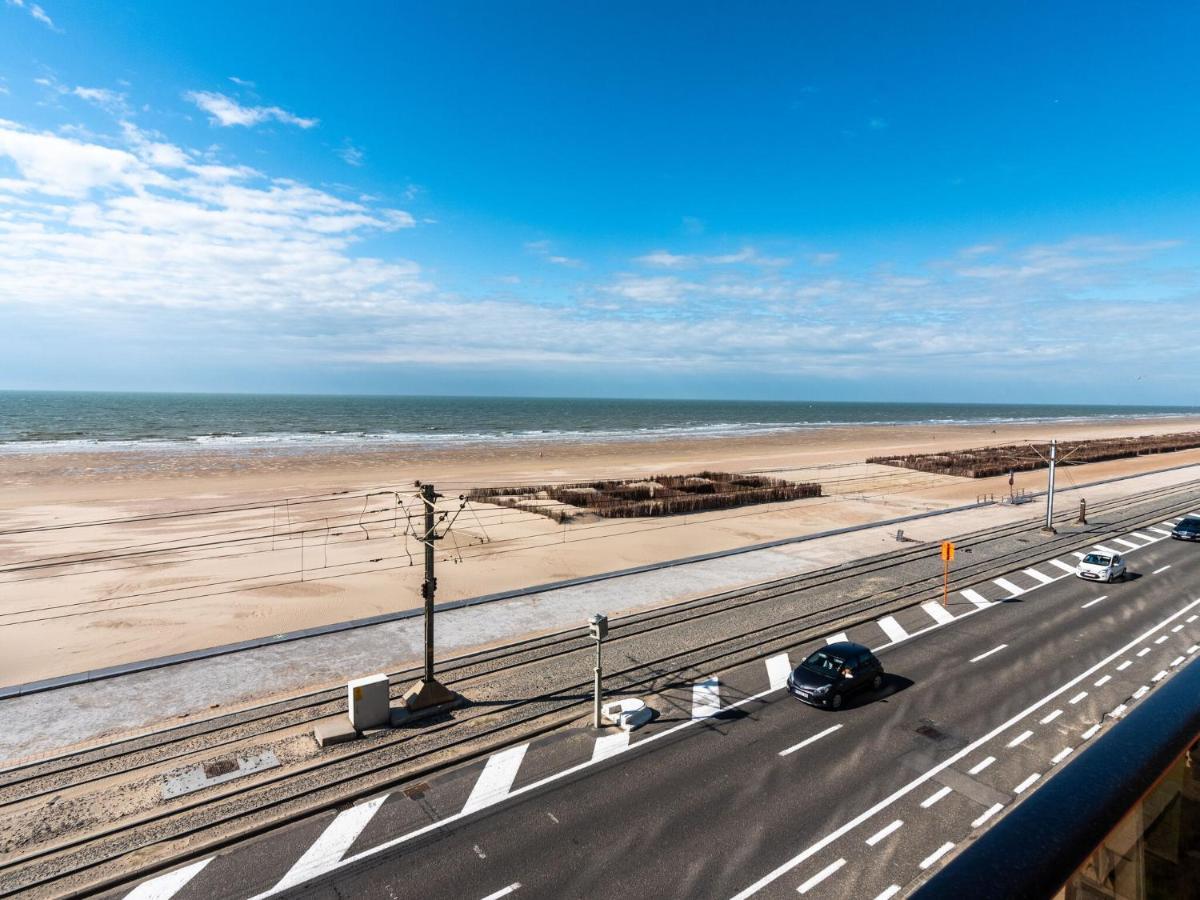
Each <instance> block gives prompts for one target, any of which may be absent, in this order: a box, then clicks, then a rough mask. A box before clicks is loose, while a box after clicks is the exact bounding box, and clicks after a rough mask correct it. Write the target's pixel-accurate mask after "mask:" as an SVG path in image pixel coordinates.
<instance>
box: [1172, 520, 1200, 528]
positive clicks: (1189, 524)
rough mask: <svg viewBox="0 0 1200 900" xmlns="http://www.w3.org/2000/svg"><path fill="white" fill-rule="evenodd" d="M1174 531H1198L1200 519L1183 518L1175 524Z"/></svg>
mask: <svg viewBox="0 0 1200 900" xmlns="http://www.w3.org/2000/svg"><path fill="white" fill-rule="evenodd" d="M1175 530H1176V531H1200V519H1184V520H1183V521H1182V522H1180V523H1179V524H1178V525H1176V526H1175Z"/></svg>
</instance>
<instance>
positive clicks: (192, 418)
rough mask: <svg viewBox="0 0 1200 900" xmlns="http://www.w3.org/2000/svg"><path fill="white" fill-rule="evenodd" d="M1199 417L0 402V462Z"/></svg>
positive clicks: (162, 397) (265, 398)
mask: <svg viewBox="0 0 1200 900" xmlns="http://www.w3.org/2000/svg"><path fill="white" fill-rule="evenodd" d="M1195 415H1200V407H1187V406H1112V405H1095V404H1013V403H1004V404H998V403H897V402H868V401H798V400H795V401H793V400H652V399H644V400H643V399H600V398H573V397H559V398H553V397H466V396H444V397H443V396H424V395H423V396H403V395H396V396H388V395H344V396H343V395H330V394H220V393H211V394H204V393H149V392H147V393H131V392H85V391H0V451H7V452H44V451H52V450H62V451H72V450H75V451H78V450H84V449H88V448H93V449H106V450H116V449H120V448H137V449H143V450H152V449H159V450H163V451H171V450H189V449H193V450H196V449H205V450H214V449H231V450H232V449H242V448H244V449H252V448H278V449H284V448H294V449H297V450H303V449H305V448H326V449H328V448H339V447H340V448H345V449H361V448H363V447H364V446H369V447H379V448H381V449H382V448H384V447H388V446H392V445H397V446H398V445H417V446H421V447H429V448H436V447H455V446H466V445H471V444H478V443H481V442H485V441H489V442H494V441H501V442H506V443H521V442H550V441H566V442H571V441H638V440H654V439H664V438H671V437H720V436H731V435H756V434H770V433H776V432H786V431H796V430H803V429H811V428H823V427H837V426H854V425H860V426H862V425H972V424H973V425H987V424H993V425H994V424H1007V423H1037V422H1047V423H1050V422H1072V421H1112V420H1120V419H1139V418H1168V419H1169V418H1181V417H1188V416H1195Z"/></svg>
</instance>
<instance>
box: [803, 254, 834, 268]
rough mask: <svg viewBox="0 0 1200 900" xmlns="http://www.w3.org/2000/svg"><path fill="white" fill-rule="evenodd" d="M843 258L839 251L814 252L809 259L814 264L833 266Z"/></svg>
mask: <svg viewBox="0 0 1200 900" xmlns="http://www.w3.org/2000/svg"><path fill="white" fill-rule="evenodd" d="M840 258H841V254H838V253H812V254H810V255H809V257H808V261H809V262H810V263H812V264H813V265H814V266H831V265H833V264H834V263H835V262H837V261H838V260H839V259H840Z"/></svg>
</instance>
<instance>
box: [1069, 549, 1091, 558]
mask: <svg viewBox="0 0 1200 900" xmlns="http://www.w3.org/2000/svg"><path fill="white" fill-rule="evenodd" d="M1071 555H1072V556H1074V557H1077V558H1078V559H1083V558H1084V557H1085V556H1087V554H1086V553H1076V552H1074V551H1072V552H1071Z"/></svg>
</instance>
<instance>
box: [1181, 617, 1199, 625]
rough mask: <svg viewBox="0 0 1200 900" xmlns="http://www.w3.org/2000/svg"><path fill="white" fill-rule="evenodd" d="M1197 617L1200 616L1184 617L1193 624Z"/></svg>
mask: <svg viewBox="0 0 1200 900" xmlns="http://www.w3.org/2000/svg"><path fill="white" fill-rule="evenodd" d="M1197 619H1200V616H1188V617H1187V618H1186V619H1184V621H1185V622H1187V623H1188V624H1191V623H1192V622H1195V621H1196V620H1197Z"/></svg>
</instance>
